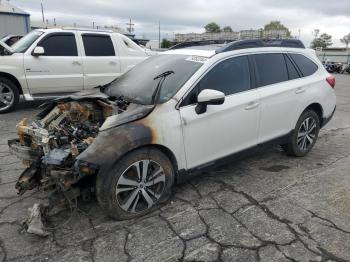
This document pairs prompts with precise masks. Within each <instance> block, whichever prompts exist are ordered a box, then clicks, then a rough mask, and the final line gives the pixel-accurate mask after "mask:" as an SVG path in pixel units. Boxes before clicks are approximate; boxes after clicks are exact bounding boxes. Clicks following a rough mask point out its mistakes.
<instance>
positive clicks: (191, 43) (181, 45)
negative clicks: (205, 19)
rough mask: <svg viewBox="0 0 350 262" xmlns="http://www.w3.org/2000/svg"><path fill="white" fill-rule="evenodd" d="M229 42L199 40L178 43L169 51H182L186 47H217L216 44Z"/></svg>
mask: <svg viewBox="0 0 350 262" xmlns="http://www.w3.org/2000/svg"><path fill="white" fill-rule="evenodd" d="M225 42H227V41H224V40H199V41H188V42H181V43H178V44H176V45H174V46H172V47H170V48H169V49H168V50H174V49H180V48H186V47H192V46H203V45H215V44H224V43H225Z"/></svg>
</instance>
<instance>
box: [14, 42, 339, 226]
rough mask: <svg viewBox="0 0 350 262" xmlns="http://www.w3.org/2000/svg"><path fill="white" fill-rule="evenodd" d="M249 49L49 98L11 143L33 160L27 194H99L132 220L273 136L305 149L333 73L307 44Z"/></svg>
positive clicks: (300, 152) (199, 53)
mask: <svg viewBox="0 0 350 262" xmlns="http://www.w3.org/2000/svg"><path fill="white" fill-rule="evenodd" d="M239 43H240V44H242V43H243V44H244V41H241V42H239ZM252 47H254V45H251V43H250V44H249V45H248V46H247V48H244V47H242V46H240V47H239V48H235V43H233V44H229V45H228V46H226V47H224V48H221V49H219V50H208V49H207V50H199V49H197V50H195V49H181V50H171V51H167V52H165V53H163V54H162V55H158V56H154V57H151V58H149V59H147V60H145V61H144V62H142V63H141V64H139V65H137V66H135V67H134V68H133V69H132V70H130V71H128V72H127V73H126V74H124V75H122V76H121V77H119V78H118V79H116V80H115V81H113V82H112V83H110V84H108V85H106V86H103V87H101V88H99V89H95V90H93V91H89V92H81V93H76V94H73V95H70V96H67V97H63V98H60V99H57V100H54V101H51V102H48V103H46V104H45V105H44V109H43V111H42V112H41V113H39V114H38V115H37V118H36V120H34V121H33V122H32V123H30V124H29V123H28V121H27V120H26V119H24V120H22V121H21V122H20V123H19V124H18V125H17V133H18V138H17V139H14V140H10V141H9V142H8V143H9V147H10V151H11V152H12V153H13V154H16V155H17V156H18V157H19V158H20V159H22V161H23V164H24V165H25V166H26V169H25V171H24V172H23V173H22V174H21V175H20V177H19V179H18V182H17V184H16V189H17V191H18V193H19V194H23V193H24V192H25V191H27V190H32V189H34V188H39V189H41V190H45V191H47V192H48V198H49V200H50V201H49V203H50V206H56V205H59V204H64V202H66V201H69V200H71V199H76V198H78V197H81V198H88V196H89V195H90V194H91V193H94V194H96V197H97V200H98V202H99V204H100V205H101V207H102V208H103V209H104V210H105V211H106V212H107V213H108V215H109V216H111V217H113V218H115V219H119V220H120V219H129V218H134V217H136V216H140V215H143V214H145V213H147V212H150V211H152V210H153V209H155V208H157V207H158V206H159V204H161V203H163V202H165V201H166V200H167V199H168V197H169V196H170V193H171V188H172V186H173V184H174V183H176V182H181V181H183V180H185V179H186V178H188V177H191V175H192V174H197V173H199V172H200V171H201V170H203V168H207V167H209V166H212V165H214V164H217V163H221V160H226V159H229V158H228V157H229V156H235V155H236V154H237V153H240V152H245V150H246V149H251V148H255V147H256V146H258V145H261V144H265V142H271V141H275V142H276V143H279V144H281V145H282V148H283V149H284V150H285V151H286V152H287V153H288V154H291V155H294V156H304V155H306V154H307V153H308V152H309V151H310V150H311V149H312V147H313V146H314V144H315V142H316V140H317V136H318V132H319V130H320V128H321V127H322V126H323V125H325V124H326V123H327V121H329V119H330V118H331V117H332V115H333V113H334V110H335V95H334V90H333V88H332V87H334V81H333V80H334V79H333V78H332V77H331V76H330V75H329V74H328V73H327V72H326V71H325V70H324V68H323V67H322V65H321V64H320V62H319V61H318V60H317V58H316V57H315V56H314V54H313V53H312V52H309V51H308V50H306V49H303V48H294V47H295V46H294V47H293V48H288V47H285V46H284V47H283V48H281V47H278V46H273V47H269V46H263V45H258V46H255V47H256V48H254V49H252ZM266 68H273V69H274V70H275V71H274V74H271V73H269V71H266V70H267V69H266ZM289 72H291V73H289ZM307 74H308V75H307ZM301 90H302V92H301ZM272 94H273V95H272ZM274 99H275V100H274ZM281 101H283V103H282V102H281Z"/></svg>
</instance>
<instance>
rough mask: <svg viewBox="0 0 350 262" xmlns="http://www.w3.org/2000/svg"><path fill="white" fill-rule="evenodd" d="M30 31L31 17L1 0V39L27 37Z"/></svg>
mask: <svg viewBox="0 0 350 262" xmlns="http://www.w3.org/2000/svg"><path fill="white" fill-rule="evenodd" d="M29 31H30V15H29V14H28V13H26V12H24V11H23V10H21V9H19V8H17V7H15V6H13V5H11V4H10V3H9V2H7V1H6V2H5V1H4V0H0V38H2V37H4V36H5V35H25V34H27V33H28V32H29Z"/></svg>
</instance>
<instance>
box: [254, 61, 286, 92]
mask: <svg viewBox="0 0 350 262" xmlns="http://www.w3.org/2000/svg"><path fill="white" fill-rule="evenodd" d="M254 58H255V62H256V67H257V76H258V87H261V86H267V85H272V84H277V83H280V82H284V81H288V79H289V77H288V71H287V66H286V62H285V60H284V57H283V54H256V55H254Z"/></svg>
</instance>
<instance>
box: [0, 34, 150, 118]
mask: <svg viewBox="0 0 350 262" xmlns="http://www.w3.org/2000/svg"><path fill="white" fill-rule="evenodd" d="M148 56H149V54H147V53H146V51H145V50H144V49H142V48H141V47H140V46H138V45H137V44H135V43H134V42H133V41H132V40H130V39H129V38H128V37H126V36H124V35H122V34H118V33H113V32H112V31H97V30H86V29H75V28H64V29H57V28H55V29H43V30H41V29H40V30H34V31H32V32H30V33H29V34H27V35H26V36H24V37H23V38H22V39H21V40H19V41H18V42H17V43H15V44H14V45H13V46H12V47H8V46H7V45H5V44H4V43H0V113H5V112H10V111H12V110H14V109H15V108H16V105H17V104H18V101H19V97H20V95H23V97H24V99H25V100H34V99H43V98H52V97H59V96H61V95H64V94H67V93H72V92H76V91H80V90H83V89H91V88H94V87H97V86H102V85H105V84H108V83H109V82H111V81H113V80H114V79H115V78H117V77H118V76H120V75H121V74H123V73H124V72H126V71H128V70H129V69H130V68H132V67H133V66H135V65H136V64H138V63H139V62H141V61H143V60H144V59H146V58H147V57H148Z"/></svg>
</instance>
